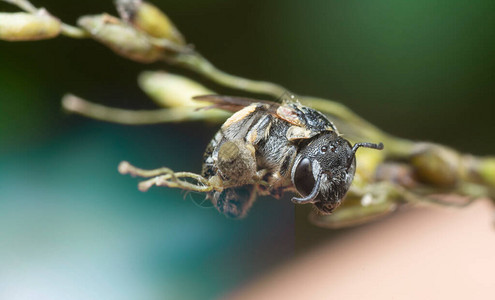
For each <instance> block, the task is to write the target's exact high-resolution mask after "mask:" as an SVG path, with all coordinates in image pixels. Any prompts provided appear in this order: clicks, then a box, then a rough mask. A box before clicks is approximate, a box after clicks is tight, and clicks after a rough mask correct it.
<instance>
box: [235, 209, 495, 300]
mask: <svg viewBox="0 0 495 300" xmlns="http://www.w3.org/2000/svg"><path fill="white" fill-rule="evenodd" d="M494 272H495V229H494V227H493V207H492V205H491V203H490V201H489V200H481V201H477V202H475V203H474V204H473V205H471V206H470V207H467V208H463V209H456V208H444V207H427V208H415V209H411V210H408V211H407V212H402V213H400V214H399V215H397V216H395V217H392V218H389V219H387V220H384V221H381V222H378V223H374V224H370V225H367V226H363V227H361V228H360V229H359V230H356V231H354V232H351V233H350V234H349V235H345V236H344V237H343V238H340V239H334V240H332V241H330V242H327V243H324V244H322V245H321V246H320V247H318V248H316V249H314V251H312V252H309V253H307V254H305V255H304V256H302V257H300V258H299V259H295V260H294V262H293V263H291V264H288V265H285V266H283V267H281V268H279V269H278V270H275V271H274V272H273V273H271V274H268V275H265V276H263V277H260V278H258V279H257V280H256V281H255V282H252V283H250V284H249V285H247V286H245V287H243V288H242V289H240V290H238V291H235V292H234V293H232V294H231V295H228V296H227V299H495V274H494Z"/></svg>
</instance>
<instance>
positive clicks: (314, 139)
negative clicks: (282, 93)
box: [119, 95, 383, 218]
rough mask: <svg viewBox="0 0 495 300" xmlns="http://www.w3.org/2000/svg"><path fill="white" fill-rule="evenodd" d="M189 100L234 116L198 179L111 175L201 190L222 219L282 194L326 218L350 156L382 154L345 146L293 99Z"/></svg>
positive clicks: (350, 167)
mask: <svg viewBox="0 0 495 300" xmlns="http://www.w3.org/2000/svg"><path fill="white" fill-rule="evenodd" d="M194 99H195V100H200V101H207V102H210V103H212V104H211V105H210V106H208V107H206V109H210V108H219V109H223V110H227V111H231V112H234V114H233V115H232V116H231V117H230V118H229V119H227V120H226V121H225V123H224V124H223V125H222V127H221V128H220V130H219V131H218V132H217V134H216V135H215V136H214V137H213V139H212V140H211V142H210V143H209V145H208V146H207V148H206V151H205V154H204V159H203V169H202V174H201V175H198V174H194V173H189V172H173V171H172V170H170V169H168V168H161V169H157V170H151V171H145V170H141V169H138V168H135V167H133V166H131V165H130V164H129V163H127V162H123V163H122V164H121V165H120V166H119V170H120V172H121V173H129V174H131V175H137V176H143V177H152V178H151V179H149V180H147V181H144V182H141V183H140V186H139V187H140V189H141V190H147V189H148V188H149V187H151V186H153V185H156V186H168V187H177V188H182V189H184V190H190V191H196V192H206V198H207V199H209V200H210V201H211V202H212V203H213V205H214V206H215V207H216V208H217V210H218V211H219V212H220V213H223V214H225V215H226V216H228V217H232V218H239V217H243V216H245V215H246V213H247V212H248V210H249V208H250V207H251V206H252V204H253V203H254V201H255V200H256V198H257V196H266V195H270V196H272V197H275V198H279V197H281V196H282V194H284V193H285V192H293V193H295V194H297V195H298V196H294V197H293V198H292V202H294V203H297V204H306V203H311V204H313V206H314V207H315V208H316V210H317V211H318V212H319V213H320V214H330V213H332V211H333V210H334V209H335V208H337V207H338V206H339V205H340V204H341V202H342V199H343V198H344V196H345V195H346V193H347V191H348V190H349V187H350V185H351V183H352V180H353V177H354V173H355V170H356V158H355V153H356V151H357V150H358V149H359V148H360V147H367V148H372V149H378V150H381V149H383V144H382V143H379V144H373V143H356V144H354V145H351V143H350V142H349V141H347V140H346V139H344V138H343V137H342V136H341V135H340V134H339V132H338V130H337V128H336V127H335V126H334V125H333V124H332V122H331V121H330V120H328V119H327V117H326V116H325V115H323V114H322V113H320V112H318V111H317V110H314V109H312V108H309V107H306V106H303V105H301V104H300V103H299V102H298V101H297V100H296V98H295V97H294V96H293V95H290V96H289V97H288V99H286V100H284V101H283V102H282V103H278V102H271V101H264V100H256V99H249V98H240V97H230V96H219V95H205V96H197V97H194ZM191 181H192V182H191Z"/></svg>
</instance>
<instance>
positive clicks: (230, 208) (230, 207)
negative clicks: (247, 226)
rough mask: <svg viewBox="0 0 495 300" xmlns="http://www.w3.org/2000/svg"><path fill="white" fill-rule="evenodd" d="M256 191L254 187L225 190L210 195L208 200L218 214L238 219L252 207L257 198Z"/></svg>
mask: <svg viewBox="0 0 495 300" xmlns="http://www.w3.org/2000/svg"><path fill="white" fill-rule="evenodd" d="M256 189H257V186H256V185H244V186H240V187H235V188H227V189H224V190H223V191H221V192H218V191H216V192H213V193H211V194H210V195H209V198H210V199H211V202H212V203H213V205H215V207H216V208H217V210H218V211H219V212H220V213H222V214H224V215H226V216H227V217H230V218H235V219H238V218H242V217H244V216H245V215H246V214H247V212H248V210H249V209H250V208H251V206H252V205H253V203H254V201H255V200H256V196H257V193H256Z"/></svg>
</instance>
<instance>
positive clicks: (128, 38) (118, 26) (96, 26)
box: [77, 14, 162, 63]
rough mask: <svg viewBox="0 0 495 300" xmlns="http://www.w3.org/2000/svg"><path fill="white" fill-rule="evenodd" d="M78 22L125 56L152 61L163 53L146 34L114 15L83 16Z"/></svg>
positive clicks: (147, 61) (94, 36) (95, 37)
mask: <svg viewBox="0 0 495 300" xmlns="http://www.w3.org/2000/svg"><path fill="white" fill-rule="evenodd" d="M77 24H78V25H79V26H80V27H82V28H84V29H85V30H86V31H87V32H88V33H89V34H90V35H91V36H92V37H93V38H94V39H95V40H97V41H99V42H100V43H102V44H104V45H106V46H107V47H109V48H110V49H112V50H113V51H114V52H115V53H117V54H119V55H121V56H123V57H126V58H129V59H132V60H135V61H138V62H143V63H151V62H154V61H157V60H158V59H159V58H160V57H161V55H162V50H161V49H160V48H159V47H157V46H154V45H153V44H152V43H150V41H149V40H148V38H147V36H146V34H144V33H142V32H139V31H137V30H136V29H135V28H133V27H131V26H129V25H127V24H125V23H124V22H122V21H121V20H120V19H117V18H115V17H113V16H110V15H107V14H102V15H94V16H83V17H81V18H79V20H78V21H77Z"/></svg>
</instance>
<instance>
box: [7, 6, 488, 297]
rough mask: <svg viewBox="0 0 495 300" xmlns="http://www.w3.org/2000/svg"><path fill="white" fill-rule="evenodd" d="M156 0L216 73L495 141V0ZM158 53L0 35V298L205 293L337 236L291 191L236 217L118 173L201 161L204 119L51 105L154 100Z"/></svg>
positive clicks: (450, 138) (474, 142)
mask: <svg viewBox="0 0 495 300" xmlns="http://www.w3.org/2000/svg"><path fill="white" fill-rule="evenodd" d="M153 3H155V4H156V5H158V6H159V7H161V8H162V9H163V10H164V11H166V12H167V14H168V15H169V16H170V17H171V18H172V20H173V21H174V22H175V24H176V25H177V26H178V28H179V29H180V30H181V31H182V33H183V34H184V35H185V36H186V38H187V40H188V41H189V42H191V43H193V44H195V45H196V47H197V49H198V50H199V51H200V52H201V53H203V54H204V55H205V56H206V57H207V58H208V59H210V60H211V61H212V62H213V63H214V64H216V65H217V66H218V67H219V68H221V69H223V70H225V71H228V72H230V73H234V74H239V75H242V76H245V77H248V78H253V79H264V80H270V81H274V82H277V83H280V84H282V85H284V86H286V87H287V88H289V89H291V90H292V91H294V92H296V93H299V94H308V95H314V96H320V97H324V98H328V99H333V100H338V101H341V102H342V103H344V104H346V105H347V106H349V107H350V108H351V109H353V110H354V111H356V112H357V113H359V114H360V115H362V116H364V117H365V118H367V119H368V120H370V121H371V122H373V123H374V124H376V125H378V126H379V127H381V128H383V129H385V130H386V131H388V132H390V133H393V134H395V135H398V136H401V137H406V138H410V139H414V140H429V141H436V142H441V143H444V144H447V145H450V146H454V147H456V148H458V149H460V150H462V151H465V152H471V153H474V154H478V155H485V154H494V153H495V151H494V150H493V149H494V146H495V140H494V134H493V132H494V129H495V126H494V121H493V114H494V113H495V101H494V100H495V99H494V95H495V93H494V86H495V85H494V82H493V81H494V80H493V74H494V67H495V59H494V57H493V54H494V50H495V49H494V48H495V47H494V43H493V37H494V33H495V18H494V12H495V2H493V1H489V0H485V1H480V0H478V1H454V0H442V1H424V0H421V1H378V0H374V1H357V0H352V1H323V0H318V1H304V2H303V1H296V0H284V1H282V0H275V1H270V2H266V1H258V0H256V1H238V0H209V1H204V0H168V1H159V0H157V1H154V2H153ZM34 4H35V5H36V6H43V7H46V8H47V9H49V11H50V12H51V13H53V14H54V15H55V16H58V17H60V18H62V19H63V20H64V21H65V22H68V23H75V20H76V19H77V17H78V16H80V15H84V14H93V13H100V12H109V13H112V14H115V13H114V11H115V10H114V9H113V5H112V2H111V1H93V0H92V1H71V2H70V4H68V2H67V1H61V0H58V1H56V0H46V1H37V2H34ZM0 10H1V11H15V8H14V7H12V6H8V5H6V4H4V3H0ZM160 69H165V70H169V71H172V72H180V70H177V69H174V68H170V67H169V66H166V65H162V64H152V65H140V64H138V63H134V62H132V61H128V60H126V59H123V58H121V57H118V56H116V55H115V54H113V52H111V51H110V50H108V49H106V48H105V47H103V46H101V45H99V44H97V43H96V42H93V41H90V40H72V39H69V38H65V37H60V38H57V39H54V40H48V41H38V42H18V43H10V42H4V41H0V170H1V172H0V299H30V298H36V299H214V298H217V297H219V296H221V295H223V294H225V293H227V292H228V291H230V290H232V289H235V288H236V287H238V286H241V285H242V284H243V283H245V282H247V281H249V280H251V279H253V278H255V277H256V276H258V275H260V274H263V273H265V272H267V271H269V270H271V269H272V268H274V267H276V266H279V265H280V264H283V263H284V262H286V261H288V260H290V259H292V257H293V256H294V255H295V254H297V253H304V251H307V250H308V249H310V248H311V247H312V246H314V245H315V244H317V243H318V242H320V241H322V240H328V239H332V238H335V236H337V235H341V234H346V232H347V231H340V232H331V231H327V230H322V229H318V228H315V227H313V226H311V225H309V224H308V223H307V222H306V218H305V216H306V212H307V208H306V207H302V208H301V207H298V209H297V210H296V211H295V210H294V207H293V205H292V204H291V203H290V201H289V200H288V198H284V199H282V200H274V199H270V198H263V199H261V200H260V201H258V202H257V203H256V204H255V205H254V207H253V209H252V210H251V212H250V214H249V215H248V217H247V218H246V219H244V220H242V221H233V220H229V219H226V218H225V217H223V216H221V215H219V214H218V213H217V212H216V211H215V210H213V209H206V208H199V207H197V205H195V204H194V202H193V201H191V200H190V199H189V197H186V198H185V200H184V195H183V193H181V192H180V191H178V190H168V189H160V188H155V189H152V190H150V191H149V192H148V193H145V194H143V193H140V192H139V191H138V190H137V188H136V184H137V180H136V179H133V178H130V177H124V176H121V175H119V174H118V173H117V172H116V167H117V164H118V163H119V162H120V161H121V160H128V161H131V162H132V163H134V164H136V165H138V166H142V167H145V168H154V167H159V166H164V165H166V166H168V167H171V168H172V169H175V170H189V171H196V172H198V171H199V170H200V168H201V158H202V153H203V150H204V148H205V146H206V145H207V143H208V142H209V140H210V138H211V137H212V136H213V134H214V133H215V131H216V130H217V126H215V125H207V126H205V125H204V124H202V123H189V124H167V125H156V126H138V127H132V126H120V125H114V124H108V123H104V122H99V121H94V120H89V119H85V118H82V117H79V116H75V115H67V114H65V113H64V112H63V111H62V110H61V108H60V98H61V96H62V95H63V94H64V93H67V92H72V93H75V94H77V95H80V96H82V97H85V98H87V99H91V100H94V101H98V102H100V103H104V104H107V105H111V106H119V107H126V108H153V107H154V104H153V103H152V102H151V101H150V100H149V99H147V98H146V96H145V95H144V94H143V93H142V92H141V91H140V90H139V89H138V87H137V85H136V76H137V74H138V73H139V72H140V71H142V70H160ZM182 74H186V75H191V73H188V72H185V73H184V72H182ZM192 77H193V78H195V79H199V78H198V77H196V76H192ZM203 83H205V84H206V85H207V86H209V87H211V88H213V89H214V90H217V91H220V92H229V93H232V91H226V90H224V89H219V88H218V87H216V86H215V85H213V84H211V83H209V82H207V81H203ZM196 197H197V195H196Z"/></svg>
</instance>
